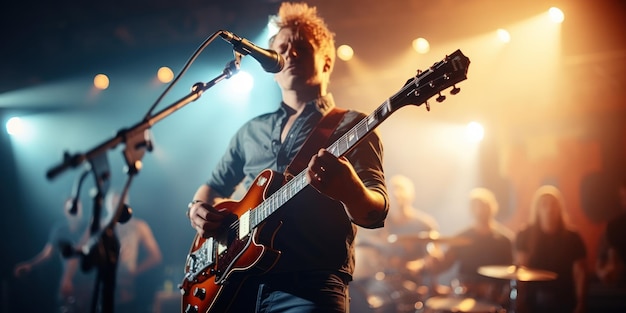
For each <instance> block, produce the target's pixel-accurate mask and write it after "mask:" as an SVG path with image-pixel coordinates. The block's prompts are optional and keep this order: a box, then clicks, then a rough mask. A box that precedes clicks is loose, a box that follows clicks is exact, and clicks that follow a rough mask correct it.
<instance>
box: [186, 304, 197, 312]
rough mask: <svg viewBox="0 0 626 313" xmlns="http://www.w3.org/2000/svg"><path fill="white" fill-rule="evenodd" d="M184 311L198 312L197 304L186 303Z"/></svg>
mask: <svg viewBox="0 0 626 313" xmlns="http://www.w3.org/2000/svg"><path fill="white" fill-rule="evenodd" d="M185 313H198V306H197V305H191V304H187V307H186V308H185Z"/></svg>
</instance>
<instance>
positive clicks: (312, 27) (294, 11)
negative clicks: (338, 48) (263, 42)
mask: <svg viewBox="0 0 626 313" xmlns="http://www.w3.org/2000/svg"><path fill="white" fill-rule="evenodd" d="M271 23H272V24H274V26H276V28H277V29H283V28H290V29H293V30H295V31H296V32H297V33H298V34H299V36H301V37H302V38H306V39H308V40H310V41H311V43H312V44H313V48H314V49H315V50H316V52H321V53H323V54H326V55H327V56H328V57H329V58H330V60H331V68H332V66H333V65H334V63H335V34H334V33H333V32H331V31H330V30H329V29H328V26H327V25H326V22H324V19H322V18H321V17H320V16H319V15H317V8H316V7H310V6H309V5H308V4H306V3H291V2H283V3H282V4H281V5H280V8H279V9H278V14H277V15H275V16H273V17H272V18H271ZM273 41H274V37H272V38H271V39H270V45H271V44H272V43H273Z"/></svg>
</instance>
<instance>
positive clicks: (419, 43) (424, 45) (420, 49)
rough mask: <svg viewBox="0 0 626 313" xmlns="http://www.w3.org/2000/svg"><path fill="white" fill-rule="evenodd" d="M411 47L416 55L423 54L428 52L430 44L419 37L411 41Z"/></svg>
mask: <svg viewBox="0 0 626 313" xmlns="http://www.w3.org/2000/svg"><path fill="white" fill-rule="evenodd" d="M412 45H413V49H415V51H417V53H421V54H425V53H427V52H428V51H430V43H429V42H428V40H426V39H424V38H421V37H420V38H417V39H415V40H413V43H412Z"/></svg>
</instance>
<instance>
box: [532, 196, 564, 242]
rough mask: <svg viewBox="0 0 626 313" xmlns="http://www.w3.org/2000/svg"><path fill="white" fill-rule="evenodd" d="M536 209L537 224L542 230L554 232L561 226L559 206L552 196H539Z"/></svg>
mask: <svg viewBox="0 0 626 313" xmlns="http://www.w3.org/2000/svg"><path fill="white" fill-rule="evenodd" d="M537 210H538V212H537V214H538V215H537V217H538V218H539V225H540V226H541V229H543V231H544V232H546V233H554V232H556V231H557V230H559V229H560V228H561V208H560V207H559V203H558V201H557V200H556V199H555V198H554V197H553V196H551V195H544V196H541V198H540V199H539V204H538V207H537Z"/></svg>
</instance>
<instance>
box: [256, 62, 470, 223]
mask: <svg viewBox="0 0 626 313" xmlns="http://www.w3.org/2000/svg"><path fill="white" fill-rule="evenodd" d="M469 63H470V62H469V59H468V58H467V57H466V56H465V55H463V53H462V52H461V51H460V50H456V51H455V52H453V53H452V54H451V55H449V56H446V58H445V59H444V60H442V61H440V62H437V63H435V64H433V66H431V67H430V68H428V69H427V70H425V71H418V72H417V76H415V77H412V78H411V79H409V80H408V81H407V82H406V84H405V85H404V86H403V87H402V88H401V89H400V90H399V91H398V92H396V93H395V94H394V95H393V96H391V97H390V98H388V99H387V100H385V102H383V103H382V104H381V105H380V106H379V107H378V108H377V109H376V110H374V112H372V113H371V114H370V115H368V116H367V117H365V118H364V119H362V120H360V121H359V122H358V123H357V124H356V125H355V126H354V127H352V128H351V129H350V130H349V131H347V132H346V133H344V134H343V135H342V136H341V137H340V138H339V139H337V140H336V141H335V142H334V143H333V144H331V145H330V146H329V147H328V148H327V149H326V150H328V151H329V152H330V153H332V154H333V155H334V156H336V157H340V156H344V155H345V154H346V153H348V152H349V151H350V150H351V149H352V148H354V146H356V144H358V143H359V142H360V141H361V140H362V139H363V138H365V136H367V135H368V134H369V133H370V132H372V131H373V130H374V129H375V128H376V127H378V125H380V124H381V123H382V122H383V121H384V120H386V119H387V118H388V117H389V116H391V114H392V113H394V112H395V111H397V110H398V109H400V108H402V107H404V106H406V105H417V106H420V105H421V104H422V103H425V102H426V101H427V100H428V99H429V98H430V97H432V96H434V95H437V94H438V95H439V97H437V102H441V101H444V100H445V96H442V95H441V91H442V90H444V89H445V88H448V87H451V86H453V87H454V88H453V89H452V91H451V94H453V95H454V94H457V93H458V92H459V90H460V89H459V88H456V86H455V84H456V83H458V82H460V81H463V80H465V79H466V78H467V68H468V66H469ZM426 108H427V110H430V107H429V106H428V105H427V106H426ZM307 184H308V183H307V181H306V171H302V172H300V173H299V174H298V175H296V176H294V177H293V178H292V179H291V180H289V181H288V182H287V183H286V184H284V185H283V186H282V187H280V188H279V189H278V190H277V191H276V192H275V193H273V194H272V195H270V196H269V197H268V198H267V199H265V201H263V202H262V203H261V204H260V205H259V206H257V207H256V208H254V209H252V210H250V223H249V230H252V229H253V228H255V227H256V226H258V225H259V224H260V223H261V222H263V221H264V220H265V219H266V218H267V217H269V216H270V215H271V214H272V213H274V212H275V211H276V210H278V208H280V207H281V206H282V205H283V204H285V203H286V202H287V201H288V200H289V199H291V198H293V197H294V196H295V195H296V194H297V193H298V192H300V190H302V189H304V187H306V186H307Z"/></svg>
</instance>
